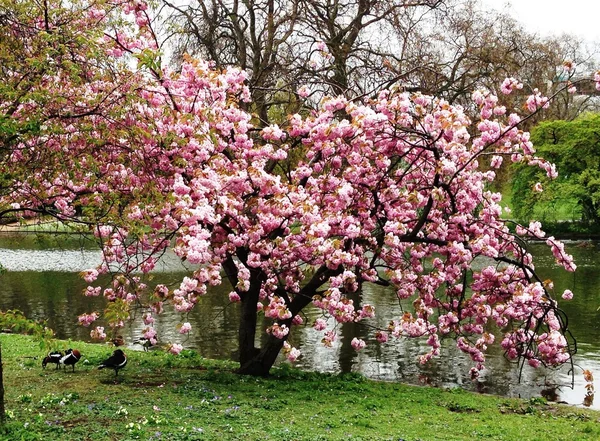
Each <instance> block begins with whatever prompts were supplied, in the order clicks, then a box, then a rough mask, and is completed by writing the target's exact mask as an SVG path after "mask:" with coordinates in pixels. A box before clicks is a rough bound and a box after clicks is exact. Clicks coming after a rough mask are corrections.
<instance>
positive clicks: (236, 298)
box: [229, 291, 242, 303]
mask: <svg viewBox="0 0 600 441" xmlns="http://www.w3.org/2000/svg"><path fill="white" fill-rule="evenodd" d="M241 300H242V299H241V297H240V295H239V294H238V293H237V292H235V291H231V292H230V293H229V301H230V302H231V303H237V302H240V301H241Z"/></svg>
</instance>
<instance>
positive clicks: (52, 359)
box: [42, 351, 65, 369]
mask: <svg viewBox="0 0 600 441" xmlns="http://www.w3.org/2000/svg"><path fill="white" fill-rule="evenodd" d="M64 355H65V354H63V353H62V352H59V351H52V352H50V353H49V354H48V355H46V356H45V357H44V359H43V360H42V368H44V369H46V365H47V364H48V363H54V364H55V365H56V369H58V367H59V366H60V359H61V358H63V357H64Z"/></svg>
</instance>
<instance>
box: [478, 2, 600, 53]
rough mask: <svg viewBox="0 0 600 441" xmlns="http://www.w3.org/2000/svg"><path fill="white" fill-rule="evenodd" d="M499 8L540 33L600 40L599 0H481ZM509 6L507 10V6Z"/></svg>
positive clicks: (591, 40)
mask: <svg viewBox="0 0 600 441" xmlns="http://www.w3.org/2000/svg"><path fill="white" fill-rule="evenodd" d="M481 2H482V3H483V4H484V5H489V6H491V7H493V8H494V9H497V10H500V11H508V12H509V13H511V14H512V15H513V17H514V18H516V19H517V20H518V21H520V22H521V23H523V24H524V25H525V26H526V27H527V28H528V29H529V30H530V31H533V32H536V33H539V34H540V35H541V36H548V35H552V34H555V35H556V34H558V35H560V34H562V33H564V32H567V33H570V34H575V35H579V36H581V37H583V38H585V39H586V40H589V41H590V42H594V41H595V42H598V43H600V0H510V1H507V0H481ZM507 4H508V5H510V7H509V8H508V9H506V5H507Z"/></svg>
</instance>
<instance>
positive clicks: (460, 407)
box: [446, 402, 481, 413]
mask: <svg viewBox="0 0 600 441" xmlns="http://www.w3.org/2000/svg"><path fill="white" fill-rule="evenodd" d="M446 409H448V410H449V411H450V412H457V413H479V412H481V410H480V409H478V408H476V407H473V406H469V405H468V404H461V403H456V402H451V403H448V404H447V405H446Z"/></svg>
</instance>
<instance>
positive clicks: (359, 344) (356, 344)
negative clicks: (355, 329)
mask: <svg viewBox="0 0 600 441" xmlns="http://www.w3.org/2000/svg"><path fill="white" fill-rule="evenodd" d="M350 344H351V345H352V347H353V348H354V349H355V350H356V351H360V350H361V349H363V348H364V347H365V346H366V345H367V344H366V343H365V342H364V340H362V339H360V338H356V337H354V338H353V339H352V342H351V343H350Z"/></svg>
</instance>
